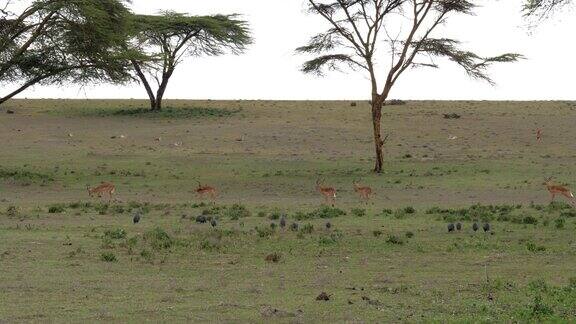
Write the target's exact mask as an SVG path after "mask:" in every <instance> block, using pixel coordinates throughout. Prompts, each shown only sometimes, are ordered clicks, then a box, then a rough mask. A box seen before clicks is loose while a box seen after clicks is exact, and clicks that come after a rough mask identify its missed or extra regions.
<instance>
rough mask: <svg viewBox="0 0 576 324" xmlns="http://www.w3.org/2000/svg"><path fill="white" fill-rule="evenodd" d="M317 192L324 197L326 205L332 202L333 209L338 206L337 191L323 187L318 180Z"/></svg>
mask: <svg viewBox="0 0 576 324" xmlns="http://www.w3.org/2000/svg"><path fill="white" fill-rule="evenodd" d="M316 191H318V192H319V193H321V194H322V196H324V200H325V201H326V203H328V202H332V207H334V204H336V189H334V188H332V187H322V186H321V185H320V179H318V180H316Z"/></svg>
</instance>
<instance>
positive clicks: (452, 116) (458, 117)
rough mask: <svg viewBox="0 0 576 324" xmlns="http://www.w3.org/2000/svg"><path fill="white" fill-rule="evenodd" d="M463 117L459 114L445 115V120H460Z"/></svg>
mask: <svg viewBox="0 0 576 324" xmlns="http://www.w3.org/2000/svg"><path fill="white" fill-rule="evenodd" d="M461 117H462V116H460V115H458V114H457V113H449V114H444V119H460V118H461Z"/></svg>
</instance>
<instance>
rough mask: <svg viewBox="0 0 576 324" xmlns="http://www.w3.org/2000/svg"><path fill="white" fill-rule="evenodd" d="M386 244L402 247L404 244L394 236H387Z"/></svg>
mask: <svg viewBox="0 0 576 324" xmlns="http://www.w3.org/2000/svg"><path fill="white" fill-rule="evenodd" d="M386 243H388V244H394V245H402V244H404V241H402V239H401V238H399V237H398V236H396V235H388V238H387V239H386Z"/></svg>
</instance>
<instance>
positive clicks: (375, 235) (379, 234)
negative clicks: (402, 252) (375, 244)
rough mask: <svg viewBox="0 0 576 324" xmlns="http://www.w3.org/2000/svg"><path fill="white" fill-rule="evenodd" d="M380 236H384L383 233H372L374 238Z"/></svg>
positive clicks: (376, 231)
mask: <svg viewBox="0 0 576 324" xmlns="http://www.w3.org/2000/svg"><path fill="white" fill-rule="evenodd" d="M382 234H384V233H382V231H379V230H375V231H372V235H373V236H374V237H380V236H382Z"/></svg>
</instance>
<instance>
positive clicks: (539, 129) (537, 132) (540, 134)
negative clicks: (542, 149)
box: [536, 128, 542, 142]
mask: <svg viewBox="0 0 576 324" xmlns="http://www.w3.org/2000/svg"><path fill="white" fill-rule="evenodd" d="M536 140H537V141H538V142H541V141H542V128H538V129H537V130H536Z"/></svg>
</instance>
